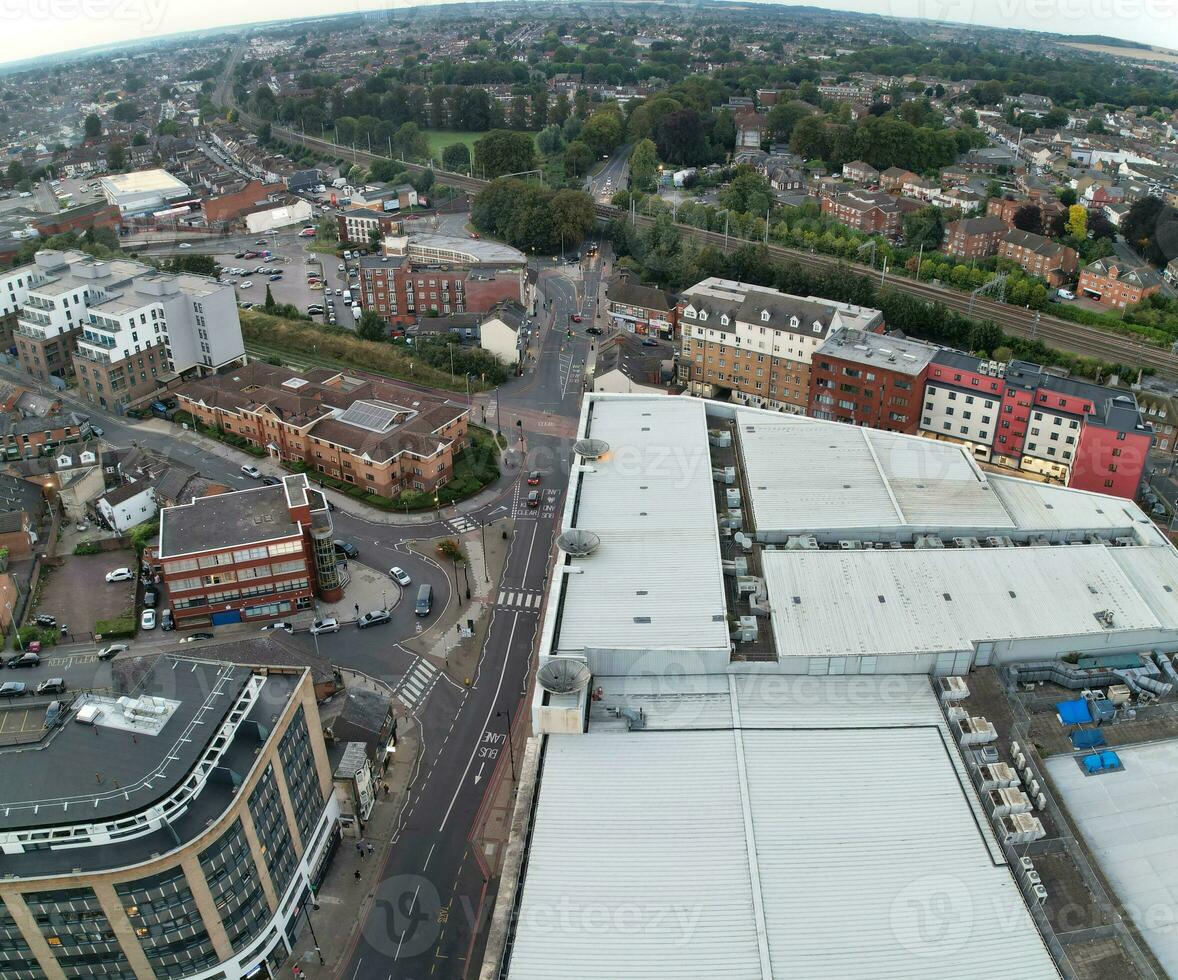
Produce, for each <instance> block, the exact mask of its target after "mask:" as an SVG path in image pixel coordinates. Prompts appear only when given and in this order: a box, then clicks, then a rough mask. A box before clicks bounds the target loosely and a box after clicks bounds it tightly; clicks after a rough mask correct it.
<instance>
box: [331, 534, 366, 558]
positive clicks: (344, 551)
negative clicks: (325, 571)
mask: <svg viewBox="0 0 1178 980" xmlns="http://www.w3.org/2000/svg"><path fill="white" fill-rule="evenodd" d="M332 544H333V545H335V553H336V554H337V555H343V556H344V557H345V558H358V557H359V556H360V549H359V548H357V547H356V546H355V545H354V544H352V542H351V541H340V540H339V539H338V538H337V539H336V540H335V541H333V542H332Z"/></svg>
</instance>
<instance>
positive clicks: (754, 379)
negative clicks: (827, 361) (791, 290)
mask: <svg viewBox="0 0 1178 980" xmlns="http://www.w3.org/2000/svg"><path fill="white" fill-rule="evenodd" d="M842 327H854V328H857V329H860V330H879V329H882V327H883V315H882V314H881V313H880V312H879V311H878V310H872V309H867V308H865V307H858V306H850V305H847V304H844V303H835V302H832V301H830V300H825V299H819V298H817V297H814V296H807V297H801V296H791V295H789V294H788V293H782V292H778V291H777V290H775V289H767V288H764V287H760V286H753V285H750V284H748V283H742V282H734V281H732V280H729V279H717V278H711V279H705V280H703V281H702V282H699V283H696V285H694V286H692V287H691V288H690V289H688V290H687V291H686V292H685V293H684V294H683V297H682V299H681V300H680V303H679V336H680V357H679V382H680V383H681V384H682V385H684V386H685V387H686V388H687V391H688V393H689V394H692V395H698V396H701V397H704V398H715V397H718V396H721V397H722V396H724V395H725V394H727V395H728V396H729V397H730V398H731V399H732V400H733V401H735V402H739V403H741V404H745V405H753V406H755V407H758V408H770V409H774V410H776V411H779V412H790V413H793V414H797V415H805V414H806V412H807V411H808V409H809V407H810V370H811V363H812V360H813V357H814V353H815V352H816V351H817V350H818V349H819V348H820V347H821V346H822V344H823V343H824V342H825V341H826V339H827V337H828V336H829V335H830V333H831V332H832V331H837V330H838V329H840V328H842Z"/></svg>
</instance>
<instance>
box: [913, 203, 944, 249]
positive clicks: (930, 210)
mask: <svg viewBox="0 0 1178 980" xmlns="http://www.w3.org/2000/svg"><path fill="white" fill-rule="evenodd" d="M944 237H945V212H943V211H942V210H941V209H940V208H938V207H934V206H933V205H931V204H930V205H929V206H928V207H923V208H921V209H920V210H919V211H911V212H909V213H908V214H906V215H904V238H905V239H906V240H907V242H908V247H909V248H919V247H920V246H921V245H923V246H924V247H925V248H926V249H935V248H940V247H941V240H942V239H943V238H944Z"/></svg>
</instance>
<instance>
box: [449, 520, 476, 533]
mask: <svg viewBox="0 0 1178 980" xmlns="http://www.w3.org/2000/svg"><path fill="white" fill-rule="evenodd" d="M446 526H447V527H449V528H450V529H451V530H452V531H458V532H459V533H461V532H463V531H473V530H474V529H475V528H477V527H478V526H479V525H478V522H477V521H472V520H471V519H470V518H469V517H453V518H451V519H450V520H448V521H446Z"/></svg>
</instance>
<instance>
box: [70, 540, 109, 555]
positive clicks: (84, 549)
mask: <svg viewBox="0 0 1178 980" xmlns="http://www.w3.org/2000/svg"><path fill="white" fill-rule="evenodd" d="M101 550H102V549H101V548H99V547H98V544H97V543H96V542H94V541H79V542H78V543H77V545H75V546H74V554H75V555H96V554H98V553H99V552H100V551H101Z"/></svg>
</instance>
